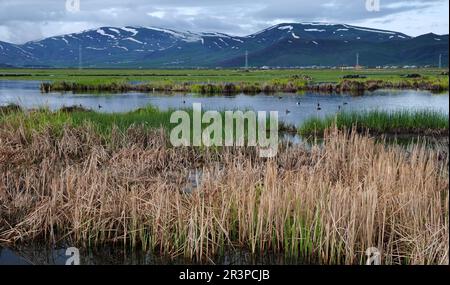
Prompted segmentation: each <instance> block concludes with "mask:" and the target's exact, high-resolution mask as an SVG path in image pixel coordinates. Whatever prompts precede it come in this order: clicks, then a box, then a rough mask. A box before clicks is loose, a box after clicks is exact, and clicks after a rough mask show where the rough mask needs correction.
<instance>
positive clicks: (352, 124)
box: [299, 110, 449, 135]
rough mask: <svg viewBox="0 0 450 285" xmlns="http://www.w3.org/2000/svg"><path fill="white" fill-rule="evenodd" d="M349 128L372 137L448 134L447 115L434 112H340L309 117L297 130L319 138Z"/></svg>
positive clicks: (302, 133)
mask: <svg viewBox="0 0 450 285" xmlns="http://www.w3.org/2000/svg"><path fill="white" fill-rule="evenodd" d="M332 127H337V128H338V129H352V128H356V130H358V131H361V132H365V131H368V132H371V133H374V134H384V133H387V134H389V133H392V134H394V133H395V134H436V135H444V134H448V130H449V119H448V116H447V115H445V114H443V113H441V112H436V111H429V110H423V111H407V110H402V111H392V112H388V111H379V110H373V111H365V112H357V111H354V112H341V113H338V114H337V115H335V116H327V117H325V118H310V119H308V120H306V121H305V122H304V123H303V124H302V125H301V126H300V128H299V133H300V134H301V135H312V134H318V135H322V134H323V133H324V132H325V130H326V129H329V128H332Z"/></svg>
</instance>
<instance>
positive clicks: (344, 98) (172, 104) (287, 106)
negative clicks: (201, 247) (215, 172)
mask: <svg viewBox="0 0 450 285" xmlns="http://www.w3.org/2000/svg"><path fill="white" fill-rule="evenodd" d="M39 83H40V82H37V81H1V80H0V105H6V104H10V103H15V104H19V105H21V106H22V107H24V108H38V107H48V108H50V109H52V110H57V109H59V108H61V107H63V106H74V105H81V106H83V107H85V108H89V109H92V110H96V111H101V112H109V113H112V112H127V111H132V110H135V109H137V108H140V107H145V106H147V105H153V106H155V107H158V108H160V109H162V110H167V109H178V108H187V107H192V104H193V103H201V104H202V107H203V108H204V109H205V110H235V109H251V110H257V111H278V112H279V117H280V120H283V121H285V122H288V123H292V124H295V125H298V124H300V123H301V122H302V121H304V120H305V119H307V118H309V117H311V116H319V117H323V116H326V115H331V114H335V113H336V112H337V111H338V108H339V106H341V110H372V109H379V110H401V109H408V110H421V109H432V110H436V111H440V112H443V113H445V114H448V113H449V94H448V92H447V93H445V94H439V95H433V94H431V93H430V92H426V91H411V90H406V91H392V90H380V91H376V92H368V93H366V94H365V95H364V96H359V97H352V96H350V95H321V94H317V93H306V94H303V95H297V94H287V93H278V94H270V95H268V94H258V95H253V96H247V95H236V96H226V97H224V96H214V97H205V96H198V95H194V94H171V95H167V94H163V93H148V94H147V93H126V94H120V93H119V94H104V95H98V94H95V95H94V94H72V93H65V94H62V93H49V94H41V93H40V91H39ZM280 97H281V98H280ZM317 104H320V106H321V108H322V110H320V111H317ZM99 105H100V106H102V108H101V109H99ZM286 110H289V112H286ZM294 139H295V138H294ZM66 259H67V256H66V255H65V249H64V248H56V249H48V248H46V247H38V246H34V247H27V248H25V249H14V250H12V249H8V248H1V247H0V265H3V264H64V263H65V261H66ZM81 263H82V264H167V263H175V264H184V263H189V261H186V260H182V259H180V260H175V261H173V260H168V259H165V258H162V257H158V256H155V255H153V254H145V253H138V254H136V253H130V252H126V251H123V250H122V249H120V248H119V249H117V248H114V249H103V250H101V251H96V252H85V253H82V255H81ZM217 263H219V264H283V263H295V262H292V261H291V262H290V261H286V260H284V258H283V257H280V256H273V255H269V256H264V257H256V258H255V257H254V256H251V255H250V254H248V253H245V252H240V253H237V254H235V253H233V254H229V255H227V256H226V257H224V258H221V259H219V260H217Z"/></svg>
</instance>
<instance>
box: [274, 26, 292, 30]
mask: <svg viewBox="0 0 450 285" xmlns="http://www.w3.org/2000/svg"><path fill="white" fill-rule="evenodd" d="M293 29H294V27H292V26H281V27H278V30H289V31H292V30H293Z"/></svg>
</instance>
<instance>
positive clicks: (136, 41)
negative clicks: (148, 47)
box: [123, 38, 144, 44]
mask: <svg viewBox="0 0 450 285" xmlns="http://www.w3.org/2000/svg"><path fill="white" fill-rule="evenodd" d="M123 40H127V41H132V42H135V43H138V44H144V43H143V42H141V41H138V40H136V39H134V38H124V39H123Z"/></svg>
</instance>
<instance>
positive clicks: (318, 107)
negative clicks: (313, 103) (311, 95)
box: [317, 103, 322, 111]
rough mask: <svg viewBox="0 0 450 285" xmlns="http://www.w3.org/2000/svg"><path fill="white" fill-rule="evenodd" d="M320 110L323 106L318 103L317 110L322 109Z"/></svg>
mask: <svg viewBox="0 0 450 285" xmlns="http://www.w3.org/2000/svg"><path fill="white" fill-rule="evenodd" d="M320 110H322V108H321V107H320V104H319V103H317V111H320Z"/></svg>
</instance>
